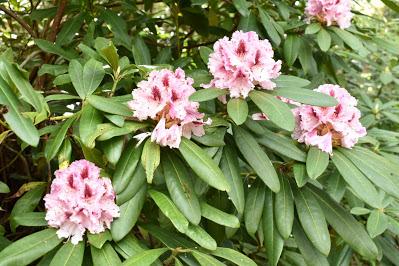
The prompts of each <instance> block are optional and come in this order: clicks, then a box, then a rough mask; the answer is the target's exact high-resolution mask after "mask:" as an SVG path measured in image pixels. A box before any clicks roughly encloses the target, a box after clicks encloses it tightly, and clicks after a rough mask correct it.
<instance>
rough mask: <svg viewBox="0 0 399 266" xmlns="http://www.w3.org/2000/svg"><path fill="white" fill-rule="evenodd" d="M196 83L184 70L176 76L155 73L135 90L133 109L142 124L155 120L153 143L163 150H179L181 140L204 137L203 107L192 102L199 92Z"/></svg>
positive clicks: (167, 72)
mask: <svg viewBox="0 0 399 266" xmlns="http://www.w3.org/2000/svg"><path fill="white" fill-rule="evenodd" d="M193 83H194V81H193V79H191V78H189V77H186V76H185V73H184V71H183V70H182V69H180V68H178V69H176V71H175V72H172V71H170V70H167V69H163V70H160V71H152V72H151V73H150V74H149V77H148V79H147V80H143V81H141V82H139V83H138V85H137V86H138V88H137V89H136V90H133V92H132V96H133V100H132V101H130V102H129V103H128V104H129V107H130V108H131V109H132V110H133V111H134V112H133V116H134V117H135V118H137V119H138V120H141V121H142V120H147V119H150V120H153V121H155V122H156V123H157V124H156V126H155V128H154V130H153V131H152V133H151V134H143V135H140V138H143V137H146V136H147V135H151V141H153V142H156V143H158V144H159V145H161V146H169V147H170V148H178V147H179V145H180V141H181V137H182V136H184V137H187V138H190V137H191V134H194V135H195V136H202V135H204V134H205V132H204V128H203V126H204V124H210V123H211V120H210V119H208V121H206V122H204V121H203V118H204V114H203V113H200V112H198V108H199V103H197V102H192V101H190V100H189V97H190V95H191V94H193V93H194V92H195V89H194V88H193V86H192V84H193Z"/></svg>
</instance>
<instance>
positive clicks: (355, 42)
mask: <svg viewBox="0 0 399 266" xmlns="http://www.w3.org/2000/svg"><path fill="white" fill-rule="evenodd" d="M331 29H332V30H333V31H334V32H335V34H337V35H338V37H340V38H341V39H342V40H343V41H344V42H345V43H346V44H347V45H348V46H349V47H350V48H351V49H352V50H355V51H357V52H359V54H362V53H364V54H367V53H368V51H367V50H366V48H364V46H363V44H362V42H361V41H360V40H359V38H357V37H356V36H355V35H353V34H352V33H350V32H349V31H346V30H342V29H340V28H337V27H331Z"/></svg>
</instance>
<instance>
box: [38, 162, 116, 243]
mask: <svg viewBox="0 0 399 266" xmlns="http://www.w3.org/2000/svg"><path fill="white" fill-rule="evenodd" d="M44 201H45V207H46V210H47V211H46V220H47V222H48V224H49V226H51V227H55V228H58V231H57V235H58V237H59V238H71V242H72V244H74V245H76V244H77V243H78V242H79V241H81V240H82V239H83V234H84V233H85V231H86V230H88V231H89V232H90V233H92V234H98V233H101V232H103V231H105V229H107V228H108V229H109V228H111V222H112V221H113V219H114V218H115V217H119V207H118V206H117V205H116V204H115V202H114V201H115V193H114V190H113V188H112V184H111V180H110V179H109V178H101V177H100V168H98V167H97V166H95V164H93V163H91V162H89V161H86V160H79V161H74V162H73V163H72V164H71V165H70V166H69V167H67V168H64V169H59V170H57V171H55V179H54V180H53V183H52V184H51V191H50V193H49V194H47V195H46V196H45V197H44Z"/></svg>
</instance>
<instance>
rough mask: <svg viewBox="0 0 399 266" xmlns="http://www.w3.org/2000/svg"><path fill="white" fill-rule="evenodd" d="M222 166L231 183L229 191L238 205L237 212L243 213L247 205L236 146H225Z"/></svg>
mask: <svg viewBox="0 0 399 266" xmlns="http://www.w3.org/2000/svg"><path fill="white" fill-rule="evenodd" d="M220 168H221V169H222V172H223V174H224V176H225V177H226V178H227V182H228V183H229V187H230V191H229V192H227V193H228V195H229V197H230V198H231V201H232V202H233V204H234V206H235V207H236V209H237V212H238V213H239V214H240V215H242V214H243V213H244V205H245V198H244V185H243V182H242V178H241V176H240V169H239V164H238V156H237V151H236V150H235V148H234V146H232V145H226V146H225V147H224V148H223V155H222V159H221V162H220Z"/></svg>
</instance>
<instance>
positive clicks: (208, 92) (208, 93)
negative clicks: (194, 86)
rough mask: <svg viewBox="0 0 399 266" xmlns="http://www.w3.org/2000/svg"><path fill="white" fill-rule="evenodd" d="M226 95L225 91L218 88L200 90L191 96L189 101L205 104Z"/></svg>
mask: <svg viewBox="0 0 399 266" xmlns="http://www.w3.org/2000/svg"><path fill="white" fill-rule="evenodd" d="M226 94H227V90H222V89H218V88H209V89H201V90H197V91H196V92H194V93H193V94H191V95H190V98H189V99H190V101H193V102H205V101H209V100H212V99H215V98H216V97H219V96H222V95H226Z"/></svg>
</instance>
